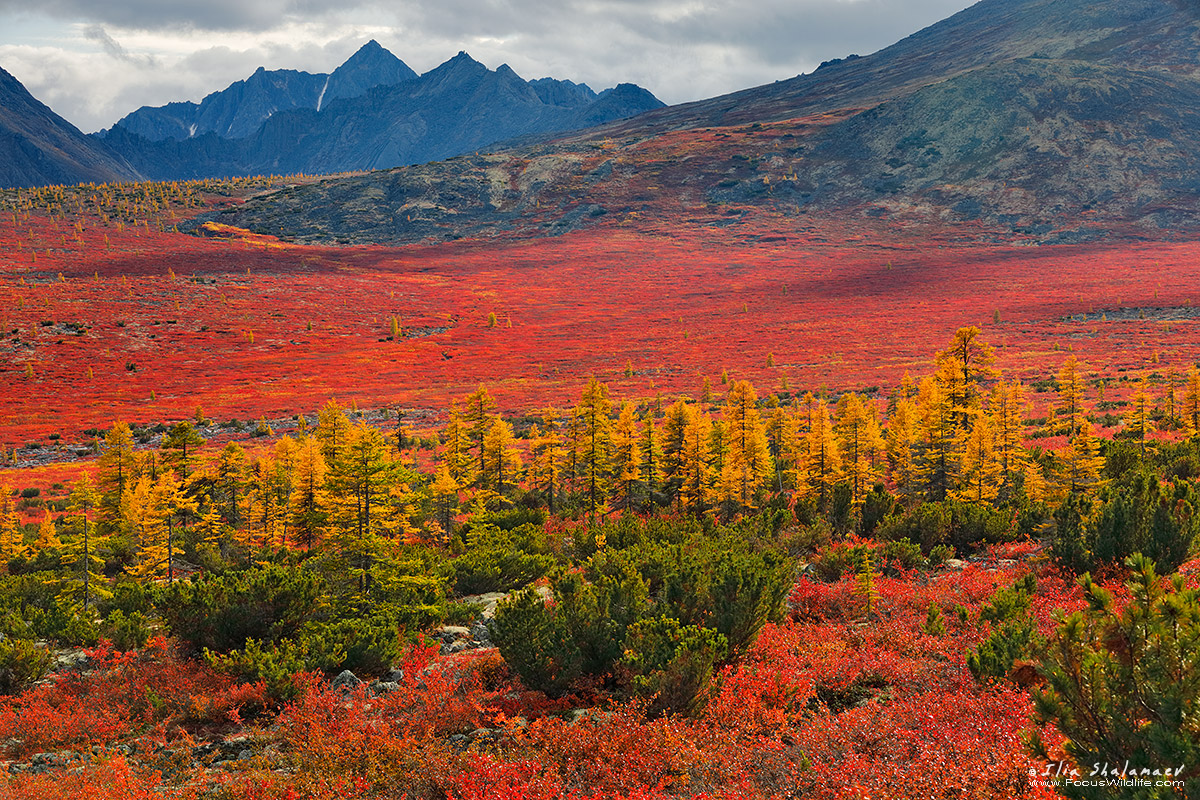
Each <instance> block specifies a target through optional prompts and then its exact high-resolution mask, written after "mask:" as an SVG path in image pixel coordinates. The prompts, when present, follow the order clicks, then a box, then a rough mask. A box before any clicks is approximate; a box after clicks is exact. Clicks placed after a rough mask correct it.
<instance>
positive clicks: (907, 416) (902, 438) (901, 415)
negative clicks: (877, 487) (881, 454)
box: [886, 396, 920, 501]
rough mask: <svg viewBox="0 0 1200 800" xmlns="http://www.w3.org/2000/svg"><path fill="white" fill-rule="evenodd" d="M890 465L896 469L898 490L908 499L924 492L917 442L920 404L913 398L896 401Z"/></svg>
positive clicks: (891, 421)
mask: <svg viewBox="0 0 1200 800" xmlns="http://www.w3.org/2000/svg"><path fill="white" fill-rule="evenodd" d="M886 436H887V454H888V464H889V465H890V467H891V471H892V483H894V484H895V486H896V491H897V493H899V495H900V496H901V497H903V498H905V499H906V500H909V501H911V500H913V499H914V498H916V496H917V494H918V493H919V492H920V481H919V478H918V474H917V464H916V457H915V453H914V447H915V445H916V442H917V407H916V403H914V402H913V401H912V400H911V399H910V398H909V397H907V396H904V397H901V398H900V399H898V400H897V401H896V405H895V407H894V408H893V409H892V414H891V416H890V417H889V418H888V425H887V433H886Z"/></svg>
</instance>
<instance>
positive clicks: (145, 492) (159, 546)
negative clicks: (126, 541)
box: [122, 475, 166, 579]
mask: <svg viewBox="0 0 1200 800" xmlns="http://www.w3.org/2000/svg"><path fill="white" fill-rule="evenodd" d="M122 516H123V518H124V523H125V525H126V528H127V529H128V532H129V537H130V540H131V543H132V544H133V547H134V556H135V562H134V567H133V570H132V573H133V575H134V576H135V577H137V578H143V579H150V578H153V577H155V576H156V575H157V574H158V573H159V571H160V568H161V567H162V566H163V563H164V562H165V560H166V542H165V539H166V537H165V535H164V534H165V533H166V525H165V521H166V515H165V513H164V509H163V505H162V503H161V502H160V497H159V495H158V493H157V492H156V491H155V484H154V481H153V480H151V479H150V476H149V475H142V476H141V477H140V478H138V480H137V482H136V483H135V484H134V485H133V487H132V488H131V489H130V491H129V492H128V493H127V494H126V496H125V502H124V504H123V507H122Z"/></svg>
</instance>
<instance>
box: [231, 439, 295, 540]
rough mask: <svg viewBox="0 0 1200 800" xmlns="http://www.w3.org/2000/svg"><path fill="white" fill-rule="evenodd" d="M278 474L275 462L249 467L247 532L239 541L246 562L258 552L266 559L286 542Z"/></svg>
mask: <svg viewBox="0 0 1200 800" xmlns="http://www.w3.org/2000/svg"><path fill="white" fill-rule="evenodd" d="M277 482H278V473H277V472H276V470H275V463H274V460H273V459H271V458H266V457H264V458H259V459H256V460H255V461H254V463H253V464H252V465H251V468H250V480H249V482H248V484H247V491H246V495H245V497H246V530H245V533H244V536H243V537H242V538H241V542H242V544H243V545H244V546H245V548H246V561H247V563H249V562H250V561H251V560H252V559H253V558H254V557H255V556H254V554H255V553H258V554H259V556H260V557H264V558H265V557H266V556H267V555H268V554H269V553H270V552H271V551H272V550H274V549H276V548H278V547H280V546H281V545H282V544H283V542H284V539H285V536H284V531H283V522H284V519H285V515H286V510H287V509H286V506H285V505H284V504H283V503H281V502H280V501H279V488H278V486H277V485H276V484H277Z"/></svg>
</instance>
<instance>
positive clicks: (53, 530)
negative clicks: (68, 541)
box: [33, 509, 63, 553]
mask: <svg viewBox="0 0 1200 800" xmlns="http://www.w3.org/2000/svg"><path fill="white" fill-rule="evenodd" d="M33 546H34V550H35V552H38V553H42V552H45V551H47V550H61V549H62V546H63V543H62V539H60V538H58V528H57V527H56V526H55V524H54V517H53V516H51V515H50V509H46V515H45V516H44V517H42V523H41V524H40V525H38V531H37V540H36V541H35V542H34V545H33Z"/></svg>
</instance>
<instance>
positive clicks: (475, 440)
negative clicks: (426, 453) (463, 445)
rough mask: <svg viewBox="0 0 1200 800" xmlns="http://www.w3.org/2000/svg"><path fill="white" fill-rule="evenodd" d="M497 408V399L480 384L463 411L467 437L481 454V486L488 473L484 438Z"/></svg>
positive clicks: (479, 480) (469, 397) (479, 481)
mask: <svg viewBox="0 0 1200 800" xmlns="http://www.w3.org/2000/svg"><path fill="white" fill-rule="evenodd" d="M495 408H496V401H495V400H493V399H492V396H491V395H490V394H488V390H487V389H486V388H485V387H484V386H480V387H479V388H478V389H476V390H475V392H474V393H473V394H471V395H469V396H468V397H467V400H466V403H465V410H464V412H463V422H464V423H465V424H466V426H467V438H468V439H470V441H471V444H472V447H473V448H474V449H475V451H476V452H477V453H478V454H479V473H478V475H479V477H478V483H479V485H480V486H482V485H483V483H484V481H485V480H486V478H485V476H486V475H487V469H486V467H485V465H484V463H483V461H484V456H483V439H484V437H485V436H487V432H488V430H489V429H490V428H491V427H492V411H494V410H495Z"/></svg>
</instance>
